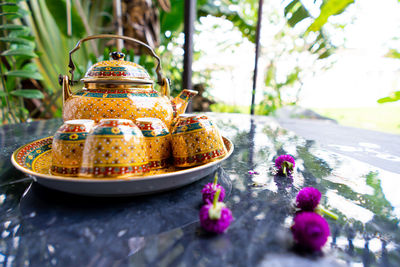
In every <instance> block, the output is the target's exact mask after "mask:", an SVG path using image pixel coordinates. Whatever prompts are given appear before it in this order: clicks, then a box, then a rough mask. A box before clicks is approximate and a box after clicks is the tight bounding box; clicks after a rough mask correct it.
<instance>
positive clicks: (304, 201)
mask: <svg viewBox="0 0 400 267" xmlns="http://www.w3.org/2000/svg"><path fill="white" fill-rule="evenodd" d="M320 201H321V192H319V190H318V189H317V188H314V187H304V188H303V189H301V190H300V191H299V193H298V194H297V197H296V204H297V207H298V208H299V209H301V210H303V211H314V210H315V209H316V208H317V206H318V204H319V202H320Z"/></svg>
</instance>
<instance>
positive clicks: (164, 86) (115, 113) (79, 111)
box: [60, 34, 197, 127]
mask: <svg viewBox="0 0 400 267" xmlns="http://www.w3.org/2000/svg"><path fill="white" fill-rule="evenodd" d="M99 38H115V39H124V40H128V41H133V42H136V43H138V44H140V45H142V46H144V47H146V48H147V49H148V50H149V51H150V52H151V55H152V56H153V57H154V58H155V59H156V60H157V67H156V73H157V83H158V84H159V85H160V92H158V91H156V90H155V89H154V87H153V81H152V80H151V79H150V76H149V74H148V73H147V71H146V70H145V69H144V68H143V67H142V66H140V65H138V64H136V63H133V62H130V61H125V60H124V56H125V55H124V54H123V53H121V52H112V53H111V54H110V56H111V59H110V60H106V61H101V62H97V63H96V64H94V65H93V66H91V67H90V68H89V69H88V71H87V72H86V74H85V76H84V77H83V78H82V79H81V81H82V82H83V83H84V87H83V88H82V89H81V90H80V91H79V92H78V93H76V94H72V92H71V85H72V84H73V80H74V70H75V65H74V63H73V61H72V53H74V52H75V51H76V50H78V49H79V48H80V46H81V44H82V43H83V42H85V41H88V40H92V39H99ZM68 66H69V67H70V71H69V72H70V73H71V78H69V77H68V76H67V75H64V76H61V75H60V84H62V87H63V103H64V104H63V105H64V106H63V119H64V121H66V120H73V119H92V120H95V121H96V122H99V121H100V120H101V119H104V118H120V119H130V120H135V119H137V118H142V117H153V118H158V119H160V120H162V121H163V122H164V123H165V124H166V125H167V126H168V127H170V126H171V124H172V121H173V119H174V118H175V117H177V116H178V115H179V114H182V113H184V112H185V109H186V107H187V104H188V103H189V101H190V100H191V98H192V97H193V96H195V95H196V94H197V92H196V91H193V90H187V89H185V90H183V91H182V92H181V93H180V94H179V95H178V96H177V97H175V98H174V99H172V98H171V97H170V95H169V94H170V90H169V83H168V80H167V79H166V78H164V77H163V76H162V74H161V66H160V58H159V57H158V56H157V55H156V54H155V52H154V51H153V49H151V47H150V46H148V45H147V44H145V43H143V42H141V41H138V40H136V39H134V38H130V37H126V36H120V35H111V34H101V35H93V36H89V37H86V38H84V39H82V40H80V41H79V42H78V43H77V45H76V46H75V48H74V49H72V50H71V51H70V52H69V65H68Z"/></svg>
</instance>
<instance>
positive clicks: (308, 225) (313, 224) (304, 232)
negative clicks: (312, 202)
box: [291, 211, 330, 251]
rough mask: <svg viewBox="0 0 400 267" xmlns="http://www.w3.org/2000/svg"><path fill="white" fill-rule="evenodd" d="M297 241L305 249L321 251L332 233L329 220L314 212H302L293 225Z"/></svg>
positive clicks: (292, 228)
mask: <svg viewBox="0 0 400 267" xmlns="http://www.w3.org/2000/svg"><path fill="white" fill-rule="evenodd" d="M291 230H292V234H293V238H294V240H295V242H296V243H297V244H298V245H299V246H300V247H301V248H302V249H304V250H311V251H319V250H321V248H322V247H323V246H324V245H325V243H326V241H327V240H328V236H329V235H330V230H329V225H328V222H327V221H326V220H325V219H324V218H322V217H321V215H319V214H317V213H314V212H309V211H305V212H301V213H299V214H298V215H297V216H296V217H295V218H294V224H293V225H292V227H291Z"/></svg>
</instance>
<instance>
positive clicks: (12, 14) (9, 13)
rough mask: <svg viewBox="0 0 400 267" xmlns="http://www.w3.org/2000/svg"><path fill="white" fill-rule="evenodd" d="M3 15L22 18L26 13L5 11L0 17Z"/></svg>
mask: <svg viewBox="0 0 400 267" xmlns="http://www.w3.org/2000/svg"><path fill="white" fill-rule="evenodd" d="M3 16H10V17H11V18H13V19H14V18H22V17H23V16H24V15H23V14H20V13H17V12H4V13H0V17H3Z"/></svg>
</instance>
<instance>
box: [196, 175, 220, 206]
mask: <svg viewBox="0 0 400 267" xmlns="http://www.w3.org/2000/svg"><path fill="white" fill-rule="evenodd" d="M218 190H220V193H219V197H218V201H221V202H222V201H224V198H225V189H224V188H223V187H222V186H221V185H220V184H218V173H216V174H215V177H214V182H213V183H208V184H206V185H205V186H204V187H203V189H201V194H202V198H203V202H204V203H206V204H207V203H212V202H213V200H214V196H215V193H216V192H217V191H218Z"/></svg>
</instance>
